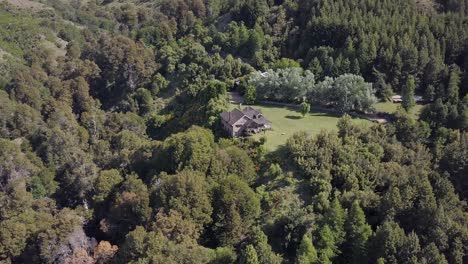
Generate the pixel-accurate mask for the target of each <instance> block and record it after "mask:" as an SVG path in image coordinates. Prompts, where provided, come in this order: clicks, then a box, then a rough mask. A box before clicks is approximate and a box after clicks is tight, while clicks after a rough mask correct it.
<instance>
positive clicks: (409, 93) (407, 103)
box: [401, 75, 416, 111]
mask: <svg viewBox="0 0 468 264" xmlns="http://www.w3.org/2000/svg"><path fill="white" fill-rule="evenodd" d="M415 86H416V85H415V80H414V77H413V76H412V75H410V76H408V79H406V84H405V85H404V86H403V90H402V97H403V101H402V103H401V105H402V106H403V108H404V109H405V110H406V111H409V110H410V109H411V108H413V107H414V106H415V105H416V102H415V101H414V90H415Z"/></svg>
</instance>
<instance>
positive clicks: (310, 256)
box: [296, 233, 318, 264]
mask: <svg viewBox="0 0 468 264" xmlns="http://www.w3.org/2000/svg"><path fill="white" fill-rule="evenodd" d="M296 262H297V264H315V263H318V257H317V250H316V249H315V247H314V245H313V244H312V238H311V235H310V234H307V233H306V234H304V236H303V237H302V240H301V244H300V245H299V249H298V250H297V257H296Z"/></svg>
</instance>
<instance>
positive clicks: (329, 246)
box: [318, 225, 338, 263]
mask: <svg viewBox="0 0 468 264" xmlns="http://www.w3.org/2000/svg"><path fill="white" fill-rule="evenodd" d="M318 247H319V263H331V260H332V259H333V258H334V257H335V256H336V254H337V253H338V250H337V248H336V244H335V237H334V235H333V232H332V231H331V229H330V227H329V226H328V225H324V226H323V227H322V229H321V230H320V231H319V241H318Z"/></svg>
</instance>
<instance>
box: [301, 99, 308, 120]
mask: <svg viewBox="0 0 468 264" xmlns="http://www.w3.org/2000/svg"><path fill="white" fill-rule="evenodd" d="M300 106H301V114H302V117H305V116H306V114H307V113H309V112H310V104H308V103H306V102H302V104H301V105H300Z"/></svg>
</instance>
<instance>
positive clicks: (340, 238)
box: [325, 116, 349, 245]
mask: <svg viewBox="0 0 468 264" xmlns="http://www.w3.org/2000/svg"><path fill="white" fill-rule="evenodd" d="M348 117H349V116H348ZM345 220H346V211H345V210H344V209H343V207H342V206H341V203H340V201H339V200H338V199H337V198H336V197H335V198H334V199H333V201H332V203H331V205H330V208H329V209H328V210H327V212H326V213H325V221H326V223H327V225H329V226H330V228H331V230H332V231H333V234H334V235H335V241H336V244H337V245H340V244H341V243H343V242H344V240H345V230H344V224H345Z"/></svg>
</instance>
